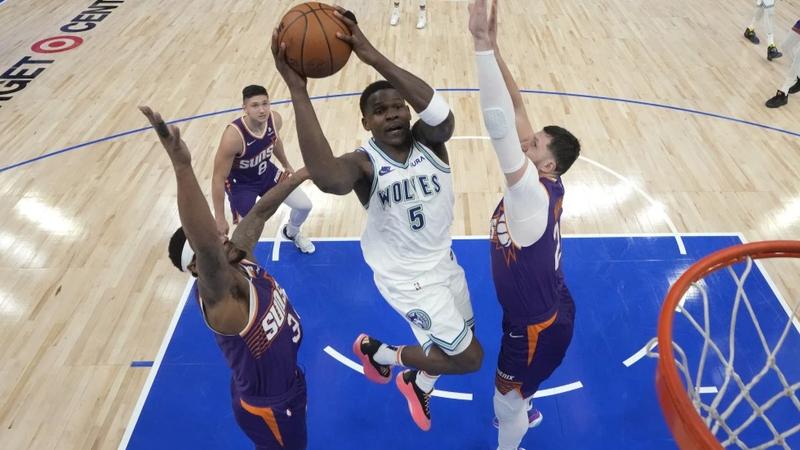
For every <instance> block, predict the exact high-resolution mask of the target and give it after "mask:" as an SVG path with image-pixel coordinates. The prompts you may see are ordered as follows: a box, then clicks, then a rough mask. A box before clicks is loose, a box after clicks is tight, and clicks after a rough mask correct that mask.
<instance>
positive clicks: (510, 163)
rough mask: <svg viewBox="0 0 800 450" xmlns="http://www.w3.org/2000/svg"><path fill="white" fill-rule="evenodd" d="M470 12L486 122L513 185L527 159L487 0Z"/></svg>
mask: <svg viewBox="0 0 800 450" xmlns="http://www.w3.org/2000/svg"><path fill="white" fill-rule="evenodd" d="M469 12H470V16H469V31H470V32H471V33H472V36H473V42H474V45H475V60H476V63H477V66H478V84H479V85H480V89H481V91H480V98H481V110H482V112H483V123H484V125H485V126H486V131H487V132H488V133H489V137H490V138H491V139H492V145H493V146H494V149H495V152H496V153H497V159H498V161H499V162H500V169H501V170H502V171H503V173H504V174H505V176H506V183H507V184H508V186H509V187H511V186H513V185H514V184H516V183H517V182H518V181H519V180H520V179H521V178H522V175H523V174H524V173H525V168H526V167H527V165H528V159H527V158H526V157H525V154H524V153H523V152H522V147H521V145H520V141H519V135H518V134H517V129H516V126H515V122H514V105H513V103H512V101H511V96H510V95H509V93H508V89H507V88H506V86H505V83H504V82H503V74H502V73H501V72H500V67H499V66H498V64H497V60H496V59H495V56H494V50H493V46H492V41H491V37H490V35H489V24H488V19H487V14H486V0H476V1H475V2H474V3H472V4H470V5H469Z"/></svg>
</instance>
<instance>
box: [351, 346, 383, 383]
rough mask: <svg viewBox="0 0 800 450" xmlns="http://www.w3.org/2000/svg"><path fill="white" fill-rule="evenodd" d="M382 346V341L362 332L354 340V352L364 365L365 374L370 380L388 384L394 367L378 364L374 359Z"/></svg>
mask: <svg viewBox="0 0 800 450" xmlns="http://www.w3.org/2000/svg"><path fill="white" fill-rule="evenodd" d="M380 347H381V341H379V340H377V339H373V338H371V337H369V336H367V335H366V334H364V333H361V334H359V335H358V337H357V338H356V340H355V341H354V342H353V353H355V354H356V356H358V359H360V360H361V365H362V366H363V367H364V375H365V376H366V377H367V379H368V380H369V381H372V382H373V383H378V384H386V383H388V382H389V380H390V379H391V377H392V367H391V366H387V365H385V364H378V363H376V362H375V360H374V359H372V358H373V356H375V352H377V351H378V349H379V348H380Z"/></svg>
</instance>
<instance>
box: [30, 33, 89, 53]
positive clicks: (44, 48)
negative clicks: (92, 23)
mask: <svg viewBox="0 0 800 450" xmlns="http://www.w3.org/2000/svg"><path fill="white" fill-rule="evenodd" d="M81 44H83V38H81V37H80V36H53V37H51V38H47V39H42V40H41V41H38V42H35V43H34V44H33V45H32V46H31V50H33V51H34V52H36V53H61V52H66V51H68V50H72V49H73V48H75V47H77V46H79V45H81Z"/></svg>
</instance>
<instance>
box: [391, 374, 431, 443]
mask: <svg viewBox="0 0 800 450" xmlns="http://www.w3.org/2000/svg"><path fill="white" fill-rule="evenodd" d="M416 379H417V371H416V370H404V371H402V372H400V373H398V374H397V377H395V379H394V381H395V383H396V384H397V389H399V390H400V393H401V394H403V397H405V398H406V401H407V402H408V411H409V412H410V413H411V418H412V419H414V423H416V424H417V426H418V427H420V429H421V430H422V431H428V430H430V429H431V410H430V407H429V402H430V400H431V395H430V394H427V393H425V392H422V389H420V388H419V387H417V384H416V383H415V382H414V381H415V380H416Z"/></svg>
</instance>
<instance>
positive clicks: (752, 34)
mask: <svg viewBox="0 0 800 450" xmlns="http://www.w3.org/2000/svg"><path fill="white" fill-rule="evenodd" d="M762 18H763V19H764V27H765V28H766V29H767V60H769V61H772V60H773V59H775V58H780V57H781V56H783V53H781V52H780V51H779V50H778V47H776V46H775V25H774V22H773V20H774V18H775V0H756V9H755V11H754V12H753V20H751V21H750V25H748V26H747V28H745V30H744V37H745V39H747V40H748V41H750V42H752V43H753V44H756V45H758V44H759V43H760V42H761V39H759V38H758V36H757V35H756V28H755V27H756V22H758V21H759V20H761V19H762Z"/></svg>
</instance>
